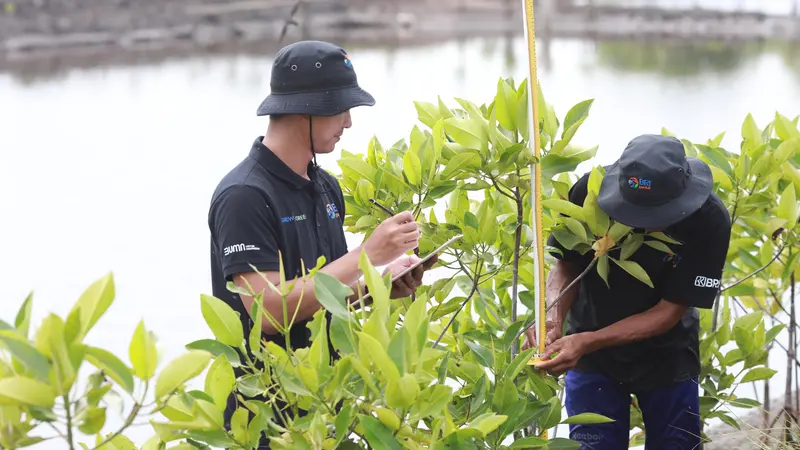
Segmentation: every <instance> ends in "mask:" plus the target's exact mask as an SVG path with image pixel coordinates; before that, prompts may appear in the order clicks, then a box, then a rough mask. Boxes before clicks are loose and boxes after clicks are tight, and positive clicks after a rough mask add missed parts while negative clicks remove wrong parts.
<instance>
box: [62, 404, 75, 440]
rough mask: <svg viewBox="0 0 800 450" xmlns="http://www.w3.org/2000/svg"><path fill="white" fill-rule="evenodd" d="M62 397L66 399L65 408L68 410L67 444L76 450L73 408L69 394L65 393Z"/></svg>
mask: <svg viewBox="0 0 800 450" xmlns="http://www.w3.org/2000/svg"><path fill="white" fill-rule="evenodd" d="M62 399H63V400H64V409H65V410H66V411H67V445H69V450H75V443H74V442H73V437H72V408H71V405H70V403H69V395H67V394H64V396H63V397H62Z"/></svg>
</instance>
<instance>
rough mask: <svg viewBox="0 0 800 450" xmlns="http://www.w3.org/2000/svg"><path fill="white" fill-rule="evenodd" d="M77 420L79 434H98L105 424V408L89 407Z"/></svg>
mask: <svg viewBox="0 0 800 450" xmlns="http://www.w3.org/2000/svg"><path fill="white" fill-rule="evenodd" d="M77 419H78V420H77V421H78V429H79V430H80V431H81V433H83V434H88V435H92V434H96V433H99V432H100V431H101V430H102V429H103V425H105V424H106V408H104V407H102V408H98V407H89V408H87V409H85V410H84V411H83V412H82V413H81V415H80V416H79V417H78V418H77Z"/></svg>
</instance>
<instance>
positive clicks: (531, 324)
mask: <svg viewBox="0 0 800 450" xmlns="http://www.w3.org/2000/svg"><path fill="white" fill-rule="evenodd" d="M595 264H597V258H595V259H593V260H592V262H591V263H589V265H588V266H586V268H585V269H583V272H581V274H580V275H578V276H577V277H575V279H574V280H572V282H571V283H570V284H569V285H567V287H565V288H564V290H563V291H561V293H559V294H558V297H556V299H555V300H553V303H552V304H551V305H550V306H548V307H547V309H546V310H545V313H547V312H548V311H550V310H551V309H552V308H553V307H554V306H556V305H557V304H558V302H560V301H561V299H562V298H563V297H564V295H565V294H566V293H567V292H569V290H570V289H572V287H573V286H575V284H576V283H578V282H579V281H581V280H582V279H583V277H585V276H586V275H587V274H588V273H589V271H590V270H592V267H594V266H595ZM536 314H538V311H537V312H536ZM536 314H533V316H534V321H532V322H529V323H528V324H527V325H525V326H524V327H522V329H520V330H519V332H517V335H516V336H515V337H514V340H515V341H516V340H517V339H519V337H520V336H522V335H523V334H524V333H525V332H526V331H527V330H528V328H530V327H532V326H533V325H534V323H535V320H536ZM538 331H539V330H537V332H538Z"/></svg>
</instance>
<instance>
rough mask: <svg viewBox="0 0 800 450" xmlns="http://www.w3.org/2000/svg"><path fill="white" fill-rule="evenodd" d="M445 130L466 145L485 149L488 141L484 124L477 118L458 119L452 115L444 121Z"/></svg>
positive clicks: (471, 147)
mask: <svg viewBox="0 0 800 450" xmlns="http://www.w3.org/2000/svg"><path fill="white" fill-rule="evenodd" d="M444 125H445V131H446V132H447V134H448V135H450V136H452V137H453V140H455V141H456V142H457V143H459V144H461V145H463V146H464V147H467V148H470V149H474V150H479V151H480V150H483V148H484V147H485V145H486V143H487V142H488V139H487V136H486V132H485V130H484V129H483V126H482V125H481V123H480V122H478V121H477V120H476V119H457V118H455V117H451V118H449V119H447V120H445V121H444Z"/></svg>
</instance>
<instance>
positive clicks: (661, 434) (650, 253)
mask: <svg viewBox="0 0 800 450" xmlns="http://www.w3.org/2000/svg"><path fill="white" fill-rule="evenodd" d="M588 178H589V175H588V174H585V175H584V176H583V177H581V178H580V179H579V180H578V181H577V182H576V183H575V184H574V185H573V186H572V188H571V189H570V191H569V200H570V201H571V202H573V203H575V204H577V205H583V202H584V200H585V198H586V196H587V192H588ZM712 184H713V179H712V175H711V170H710V168H709V167H708V165H706V164H705V163H704V162H702V161H700V160H698V159H695V158H687V157H686V154H685V150H684V146H683V143H681V141H680V140H678V139H676V138H674V137H669V136H660V135H650V134H646V135H642V136H638V137H636V138H634V139H633V140H632V141H630V143H629V144H628V146H627V147H626V148H625V150H624V151H623V152H622V155H621V156H620V158H619V160H618V161H616V162H615V163H614V164H612V165H611V166H610V167H606V175H605V177H604V178H603V181H602V184H601V187H600V193H599V195H598V198H597V203H598V206H599V207H600V208H601V209H602V210H603V211H605V212H606V213H607V214H608V215H609V217H611V218H612V219H613V220H615V221H617V222H621V223H623V224H625V225H628V226H630V227H633V228H634V229H637V231H648V232H654V231H660V232H663V233H664V234H665V235H666V236H667V237H668V238H671V239H672V240H673V241H674V242H671V243H666V244H667V245H668V246H669V247H670V249H671V250H672V253H673V254H667V253H665V252H662V251H660V250H658V249H655V248H653V247H651V246H648V245H642V246H641V247H639V249H638V250H636V252H635V253H634V254H633V255H631V256H629V257H628V259H629V260H631V261H635V262H637V263H638V264H639V265H641V266H642V268H644V270H645V271H646V272H647V273H648V275H649V276H650V278H651V280H652V282H653V285H654V288H650V287H649V286H648V285H646V284H644V283H642V282H640V281H638V280H637V279H636V278H634V277H633V276H631V275H630V274H628V273H627V272H625V271H624V270H622V269H621V268H620V267H618V266H617V265H616V264H613V263H612V264H610V267H609V271H608V282H609V285H606V283H605V281H603V279H602V278H601V277H600V275H598V274H597V271H596V270H592V271H590V272H589V274H588V275H587V276H586V277H584V278H583V279H582V280H581V281H580V282H579V283H577V284H576V286H575V287H574V288H572V289H570V291H569V292H568V293H567V294H566V295H565V296H564V297H563V298H562V300H561V301H560V302H559V303H558V304H557V305H556V306H555V307H554V308H552V309H551V310H550V311H549V312H548V317H547V320H546V323H547V328H548V334H547V337H546V346H547V351H546V353H545V355H544V358H543V359H545V360H546V362H543V363H540V364H538V365H537V368H540V369H543V370H547V371H548V372H550V373H552V374H554V375H559V374H561V373H564V372H567V376H566V407H567V413H568V414H569V415H570V416H574V415H576V414H580V413H585V412H591V413H597V414H601V415H604V416H607V417H610V418H612V419H614V422H613V423H604V424H592V425H571V426H570V437H571V438H572V439H574V440H576V441H579V442H581V443H582V444H584V445H583V447H582V448H586V449H593V450H600V449H620V448H628V441H629V430H630V427H629V423H630V420H629V419H630V407H631V404H632V397H631V395H635V396H636V400H637V402H636V404H635V405H636V406H637V407H638V408H640V410H641V413H642V417H643V420H644V424H645V427H646V430H647V432H646V444H645V445H646V448H647V449H686V450H691V449H695V448H698V447H699V445H700V443H701V442H700V435H701V430H700V416H699V412H700V411H699V408H700V407H699V388H698V381H697V379H698V376H699V373H700V359H699V356H698V355H699V353H700V351H699V342H698V341H699V315H698V312H697V308H706V309H708V308H712V306H713V304H714V300H715V298H716V296H717V292H718V290H719V288H720V278H721V276H722V270H723V268H724V265H725V259H726V256H727V253H728V245H729V240H730V229H731V222H730V215H729V214H728V211H727V209H726V208H725V206H724V205H723V203H722V201H721V200H720V199H719V198H718V197H717V196H716V195H715V194H714V193H713V192H712ZM648 240H650V238H648ZM548 243H549V245H551V246H553V247H554V248H556V249H558V250H559V251H560V252H561V253H558V252H553V256H555V257H556V258H557V262H556V264H555V265H554V267H553V269H552V270H551V271H550V274H549V276H548V280H547V298H548V300H549V301H552V300H553V299H555V297H556V296H557V295H558V294H559V293H560V292H561V291H563V290H564V289H565V288H566V287H567V286H568V285H569V284H570V283H571V282H572V281H573V280H574V279H575V278H576V277H577V276H578V275H579V274H580V273H581V272H583V270H584V269H585V268H586V267H587V266H588V264H589V263H590V262H591V259H592V253H593V252H588V253H587V254H586V255H580V254H579V253H578V252H575V251H572V250H568V249H567V248H565V247H564V246H563V245H561V244H560V243H559V242H558V241H557V240H556V239H555V238H553V237H551V238H550V240H549V242H548ZM618 252H619V251H618V250H616V251H614V252H612V254H611V256H612V257H614V258H617V259H618V258H619V257H620V255H619V254H617V253H618ZM564 325H566V327H565V328H566V330H565V331H566V332H565V333H564V336H562V330H563V329H564V328H563V327H564ZM532 337H533V336H532V335H531V334H530V333H529V335H528V342H532V340H531V338H532ZM556 352H558V355H557V356H555V357H554V358H553V359H549V358H550V356H551V355H553V354H554V353H556Z"/></svg>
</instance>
